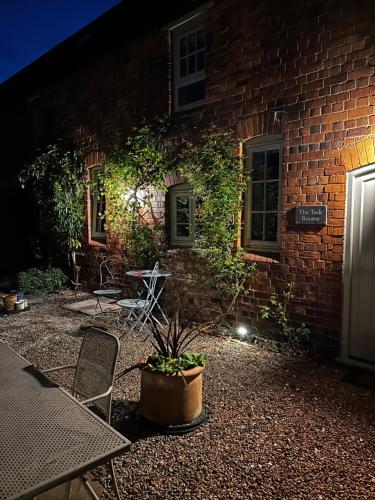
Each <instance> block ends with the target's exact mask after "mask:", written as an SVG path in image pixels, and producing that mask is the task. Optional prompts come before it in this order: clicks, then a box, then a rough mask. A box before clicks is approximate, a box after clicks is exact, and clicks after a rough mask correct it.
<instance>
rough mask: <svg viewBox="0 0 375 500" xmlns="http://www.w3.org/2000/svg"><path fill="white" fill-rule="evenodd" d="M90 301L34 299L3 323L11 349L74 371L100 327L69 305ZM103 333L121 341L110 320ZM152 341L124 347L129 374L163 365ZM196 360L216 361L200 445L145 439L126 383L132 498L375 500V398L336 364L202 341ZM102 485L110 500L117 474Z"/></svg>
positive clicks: (118, 420) (122, 401)
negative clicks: (85, 332)
mask: <svg viewBox="0 0 375 500" xmlns="http://www.w3.org/2000/svg"><path fill="white" fill-rule="evenodd" d="M88 297H90V295H88V294H83V293H79V294H74V293H73V292H66V291H64V292H61V293H57V294H52V295H49V296H41V297H32V298H31V299H30V307H31V309H30V311H26V312H24V313H20V314H16V315H11V316H6V317H4V318H2V319H0V340H1V341H3V342H5V343H7V344H8V345H10V346H11V347H12V348H13V349H14V350H16V351H17V352H19V353H20V354H22V355H23V356H24V357H25V358H27V359H28V360H29V361H30V362H32V363H34V364H36V365H38V366H40V367H41V368H50V367H52V366H56V365H60V364H68V363H70V362H73V361H74V360H75V358H76V356H77V354H78V350H79V346H80V342H81V335H82V332H81V331H80V327H81V326H82V325H88V324H90V319H88V318H87V317H85V316H84V315H81V314H77V313H74V312H71V311H67V310H65V309H62V308H61V305H63V304H64V303H69V302H73V301H78V300H84V299H86V298H88ZM100 323H101V324H102V325H103V326H106V327H107V328H108V329H109V330H110V331H112V332H114V333H119V329H118V327H117V325H116V324H115V323H114V322H113V321H111V320H110V319H108V318H107V319H100ZM143 340H144V336H143V335H139V334H137V333H136V332H133V333H132V334H131V335H130V336H129V337H128V338H126V339H125V340H124V341H123V342H122V347H121V353H120V359H119V363H118V368H117V369H118V371H122V370H123V369H125V368H127V367H129V366H131V365H133V364H135V363H136V362H137V361H138V360H139V358H141V357H142V356H144V355H146V354H150V353H151V350H150V345H149V343H148V342H143ZM193 349H194V350H196V351H203V352H205V353H206V354H207V358H208V365H207V368H206V370H205V381H204V403H205V405H206V406H207V408H208V410H209V419H208V421H207V422H206V423H205V424H203V425H202V426H201V427H199V428H198V429H197V430H196V431H194V432H192V433H190V434H186V435H181V436H160V435H155V434H153V433H151V432H149V431H147V430H144V429H143V430H142V429H140V428H139V426H138V427H137V425H135V424H134V420H132V419H131V418H130V417H129V415H131V412H132V410H134V408H136V405H137V401H138V400H139V387H140V376H139V372H137V371H136V370H135V371H133V372H131V373H129V374H128V375H126V376H125V377H124V378H122V379H121V380H119V381H117V382H116V385H115V388H114V393H113V398H114V403H113V425H114V426H115V427H116V428H117V429H118V430H119V431H120V432H122V433H123V434H124V435H125V436H127V437H128V438H129V439H130V440H131V441H132V442H133V444H132V447H131V449H130V451H129V452H128V453H126V454H124V455H123V456H121V457H119V458H117V459H116V460H115V470H116V473H117V476H118V478H119V481H118V482H119V486H120V489H121V491H122V494H123V496H124V498H129V499H168V500H191V499H193V498H199V499H205V500H211V499H225V500H229V499H247V498H248V499H261V500H263V499H269V498H270V499H271V498H272V499H343V500H344V499H345V500H348V499H370V498H375V453H374V451H375V449H374V448H375V445H374V443H375V429H374V414H375V398H374V393H373V392H371V391H370V390H368V389H363V388H359V387H355V386H353V385H350V384H345V383H343V382H342V377H343V373H342V371H341V369H340V368H338V367H337V366H336V365H334V364H328V365H327V364H323V363H321V362H317V361H312V360H303V359H293V358H290V357H289V358H285V357H283V356H281V355H279V354H276V353H271V352H268V351H266V350H265V349H264V348H262V347H258V346H257V345H249V344H246V343H240V342H233V341H231V340H230V339H228V338H223V337H216V336H207V335H206V336H201V337H199V338H197V339H196V340H195V342H194V345H193ZM59 381H61V383H66V384H67V383H69V379H68V378H61V379H59ZM95 476H96V478H97V479H98V480H100V482H101V483H102V484H103V486H104V487H106V488H107V489H108V492H109V493H110V492H111V489H110V478H109V476H108V471H107V470H106V468H105V467H101V468H98V469H97V470H96V471H95ZM110 494H111V493H110ZM103 498H104V497H103Z"/></svg>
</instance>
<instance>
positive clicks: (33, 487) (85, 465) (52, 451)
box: [0, 342, 130, 500]
mask: <svg viewBox="0 0 375 500" xmlns="http://www.w3.org/2000/svg"><path fill="white" fill-rule="evenodd" d="M129 446H130V441H128V440H127V439H126V438H125V437H124V436H122V435H121V434H119V433H118V432H117V431H116V430H115V429H113V428H112V427H110V426H109V425H108V424H106V423H105V422H104V421H103V420H101V419H100V418H99V417H97V416H96V415H94V414H93V413H92V412H91V411H90V410H89V409H88V408H86V407H85V406H83V405H82V404H81V403H79V401H77V400H76V399H75V398H74V397H73V396H71V395H70V394H69V393H68V392H66V391H65V390H64V389H62V388H60V387H59V386H58V385H57V384H55V383H54V382H51V381H50V380H49V379H48V378H47V377H46V376H45V375H43V374H42V373H41V372H40V371H38V370H37V369H36V368H35V367H33V366H32V365H31V364H30V363H28V362H27V361H26V360H25V359H24V358H22V357H21V356H19V355H18V354H16V353H15V352H14V351H12V350H11V349H10V348H9V347H7V346H6V345H5V344H3V343H1V342H0V500H5V499H7V500H10V499H11V500H16V499H17V500H20V499H29V498H32V497H33V496H35V495H37V494H39V493H41V492H43V491H46V490H49V489H50V488H53V487H54V486H57V485H58V484H61V483H64V482H65V481H68V480H70V479H73V478H75V477H78V476H80V475H81V474H83V473H84V472H86V471H88V470H90V469H92V468H94V467H96V466H97V465H100V464H103V463H106V462H108V461H109V460H110V459H111V458H113V457H115V456H117V455H120V454H121V453H123V452H124V451H125V450H126V449H128V448H129Z"/></svg>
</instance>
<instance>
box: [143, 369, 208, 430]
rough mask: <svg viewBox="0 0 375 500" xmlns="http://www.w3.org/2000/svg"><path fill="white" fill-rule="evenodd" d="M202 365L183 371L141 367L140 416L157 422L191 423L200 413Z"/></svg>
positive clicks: (168, 423)
mask: <svg viewBox="0 0 375 500" xmlns="http://www.w3.org/2000/svg"><path fill="white" fill-rule="evenodd" d="M203 370H204V367H203V366H197V367H196V368H193V369H192V370H188V371H184V372H182V373H183V376H182V374H180V373H179V374H175V375H164V374H161V373H153V372H148V371H146V370H141V399H140V412H141V415H142V416H143V417H144V418H146V419H147V420H150V421H152V422H155V423H158V424H167V425H178V424H185V423H188V422H192V421H193V420H195V419H196V418H198V417H199V416H200V414H201V413H202V379H203V376H202V375H203V373H202V372H203Z"/></svg>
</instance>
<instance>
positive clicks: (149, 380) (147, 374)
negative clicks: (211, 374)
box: [117, 310, 209, 425]
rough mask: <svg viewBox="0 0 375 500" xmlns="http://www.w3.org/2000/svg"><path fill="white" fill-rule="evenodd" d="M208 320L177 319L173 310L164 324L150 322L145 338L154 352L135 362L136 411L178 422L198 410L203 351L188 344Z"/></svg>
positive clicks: (156, 419) (187, 419) (168, 422)
mask: <svg viewBox="0 0 375 500" xmlns="http://www.w3.org/2000/svg"><path fill="white" fill-rule="evenodd" d="M208 327H209V324H207V323H206V324H205V325H200V326H193V325H191V324H188V323H187V322H184V321H181V320H180V314H179V311H178V310H177V311H176V313H175V314H174V316H173V318H172V320H171V322H170V323H169V324H168V325H165V326H164V325H160V324H159V323H157V322H156V321H153V322H152V325H151V328H150V334H149V340H150V342H151V344H152V346H153V347H154V350H155V351H154V353H153V354H151V355H150V356H148V357H147V358H146V359H145V360H142V361H141V362H140V363H138V364H137V365H135V366H132V367H131V368H128V369H127V370H124V371H123V372H122V373H120V374H119V375H118V377H117V378H120V377H122V376H123V375H125V374H126V373H128V372H129V371H131V370H132V369H134V368H139V369H140V370H141V397H140V414H141V416H142V417H143V418H145V419H146V420H148V421H151V422H153V423H156V424H164V425H182V424H187V423H189V422H192V421H194V420H196V419H197V418H198V417H199V416H200V415H201V413H202V382H203V371H204V368H205V365H206V356H205V354H203V353H196V352H189V351H188V347H189V346H190V345H191V343H192V341H193V340H194V339H195V338H196V337H197V336H198V335H199V334H200V333H201V332H202V331H206V330H207V328H208Z"/></svg>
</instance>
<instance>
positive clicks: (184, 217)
mask: <svg viewBox="0 0 375 500" xmlns="http://www.w3.org/2000/svg"><path fill="white" fill-rule="evenodd" d="M169 196H170V240H171V244H172V245H179V246H191V245H192V243H193V241H194V211H195V201H194V197H193V190H192V188H191V186H190V184H179V185H177V186H173V187H172V188H171V189H170V190H169Z"/></svg>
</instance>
